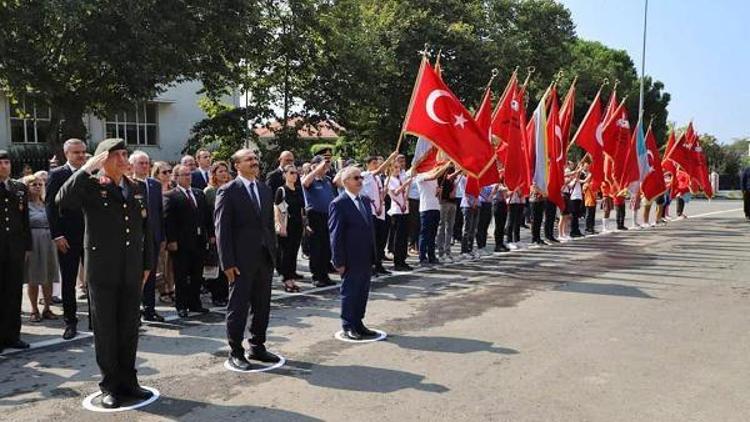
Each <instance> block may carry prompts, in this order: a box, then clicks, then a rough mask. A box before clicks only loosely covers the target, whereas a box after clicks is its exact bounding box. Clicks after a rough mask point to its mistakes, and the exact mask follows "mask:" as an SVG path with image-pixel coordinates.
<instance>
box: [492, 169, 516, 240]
mask: <svg viewBox="0 0 750 422" xmlns="http://www.w3.org/2000/svg"><path fill="white" fill-rule="evenodd" d="M507 196H508V187H507V186H505V180H504V178H503V177H502V176H501V177H500V183H497V184H495V186H494V187H493V189H492V201H493V203H492V216H493V217H494V218H495V232H494V233H493V235H494V237H495V250H494V252H495V253H500V252H508V251H509V250H510V249H508V247H507V246H505V242H504V239H505V225H506V222H507V220H508V203H507ZM519 228H520V227H519Z"/></svg>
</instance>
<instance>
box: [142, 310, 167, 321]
mask: <svg viewBox="0 0 750 422" xmlns="http://www.w3.org/2000/svg"><path fill="white" fill-rule="evenodd" d="M143 320H144V321H151V322H164V317H163V316H161V315H159V314H157V313H156V312H147V313H145V314H143Z"/></svg>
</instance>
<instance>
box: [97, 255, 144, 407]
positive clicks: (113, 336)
mask: <svg viewBox="0 0 750 422" xmlns="http://www.w3.org/2000/svg"><path fill="white" fill-rule="evenodd" d="M113 271H118V270H117V269H113ZM125 271H126V270H125V268H122V269H120V270H119V274H115V276H114V277H108V278H107V279H106V280H93V279H92V280H88V289H89V299H90V300H89V302H90V306H91V307H90V310H91V324H92V327H93V330H94V350H95V352H96V363H97V365H99V370H100V371H101V373H102V380H101V382H100V383H99V388H100V389H101V390H102V392H103V393H109V394H117V392H118V391H120V390H121V389H123V388H133V387H135V386H136V385H137V384H138V381H137V379H136V371H135V354H136V350H137V349H138V326H139V324H140V319H141V315H140V303H141V291H142V289H141V283H140V282H133V281H134V280H125V277H124V274H125ZM118 276H119V277H118ZM139 281H140V280H139Z"/></svg>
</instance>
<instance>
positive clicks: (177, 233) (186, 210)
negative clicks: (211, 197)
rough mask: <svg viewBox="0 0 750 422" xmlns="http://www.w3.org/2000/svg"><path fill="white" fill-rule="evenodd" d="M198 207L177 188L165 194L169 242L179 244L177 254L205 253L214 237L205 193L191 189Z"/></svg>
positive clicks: (165, 219)
mask: <svg viewBox="0 0 750 422" xmlns="http://www.w3.org/2000/svg"><path fill="white" fill-rule="evenodd" d="M190 191H191V192H192V194H193V197H194V198H195V202H196V203H197V207H196V206H193V204H192V203H191V201H190V199H189V198H188V197H187V195H186V194H184V193H183V192H182V190H181V189H180V188H179V187H177V188H173V189H172V190H170V191H169V192H167V193H166V194H164V197H165V200H164V226H165V228H166V233H167V242H168V243H171V242H177V252H178V253H179V252H180V251H191V252H192V251H203V250H205V249H206V247H207V245H208V239H209V238H210V237H214V234H213V223H212V221H211V218H212V216H211V213H210V212H209V211H208V205H207V203H206V197H205V196H204V195H203V192H202V191H200V190H198V189H195V188H190Z"/></svg>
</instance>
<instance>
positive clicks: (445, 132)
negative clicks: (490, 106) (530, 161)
mask: <svg viewBox="0 0 750 422" xmlns="http://www.w3.org/2000/svg"><path fill="white" fill-rule="evenodd" d="M404 131H405V132H406V133H409V134H411V135H415V136H421V137H424V138H425V139H427V140H429V141H430V142H432V143H433V144H434V145H435V146H437V147H438V148H439V149H440V150H441V151H443V152H444V153H445V154H446V155H447V156H448V157H449V158H450V159H451V160H453V161H454V162H455V163H456V164H457V165H458V166H460V167H461V168H463V169H464V170H465V171H466V173H467V174H468V175H471V176H474V177H480V176H481V175H482V174H484V172H485V171H486V170H487V169H489V168H490V166H491V165H494V160H495V151H494V149H493V148H492V145H491V144H490V142H489V141H488V134H487V132H485V131H483V130H482V129H480V128H479V126H477V124H476V122H475V121H474V118H473V117H472V116H471V114H470V113H469V112H468V111H467V110H466V108H465V107H464V106H463V104H461V101H460V100H459V99H458V97H456V96H455V94H453V92H452V91H451V90H450V88H448V86H447V85H446V84H445V83H444V82H443V81H442V80H441V79H440V77H439V76H438V75H437V74H436V73H435V70H434V69H433V68H432V66H431V65H430V64H429V62H428V61H427V59H426V58H423V59H422V64H421V66H420V68H419V74H418V75H417V81H416V84H415V88H414V93H413V94H412V100H411V103H410V104H409V110H408V112H407V115H406V120H405V124H404Z"/></svg>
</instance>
